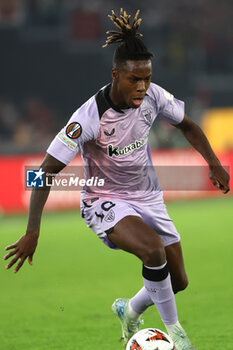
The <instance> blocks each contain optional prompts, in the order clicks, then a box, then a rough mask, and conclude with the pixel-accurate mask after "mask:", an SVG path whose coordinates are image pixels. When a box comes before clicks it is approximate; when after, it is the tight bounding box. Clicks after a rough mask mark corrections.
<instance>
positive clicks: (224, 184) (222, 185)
mask: <svg viewBox="0 0 233 350" xmlns="http://www.w3.org/2000/svg"><path fill="white" fill-rule="evenodd" d="M209 177H210V180H211V181H212V183H213V184H214V186H215V187H216V188H219V189H220V190H221V191H222V192H223V193H227V192H229V191H230V187H229V180H230V176H229V174H228V173H227V172H226V170H225V169H224V168H223V167H222V166H221V165H217V166H216V165H214V166H211V165H210V167H209Z"/></svg>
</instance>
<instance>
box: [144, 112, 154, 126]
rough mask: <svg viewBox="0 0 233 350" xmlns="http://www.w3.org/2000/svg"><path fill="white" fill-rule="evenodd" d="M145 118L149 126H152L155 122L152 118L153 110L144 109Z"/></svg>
mask: <svg viewBox="0 0 233 350" xmlns="http://www.w3.org/2000/svg"><path fill="white" fill-rule="evenodd" d="M142 114H143V117H144V119H145V121H146V122H147V124H149V125H151V124H152V122H153V118H152V109H144V110H143V111H142Z"/></svg>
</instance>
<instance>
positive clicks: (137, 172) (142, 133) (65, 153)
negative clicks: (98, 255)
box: [47, 83, 184, 201]
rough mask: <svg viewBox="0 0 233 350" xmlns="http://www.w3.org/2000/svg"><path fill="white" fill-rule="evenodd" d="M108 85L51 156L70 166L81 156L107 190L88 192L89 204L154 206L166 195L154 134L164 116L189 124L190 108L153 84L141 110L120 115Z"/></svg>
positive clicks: (82, 110)
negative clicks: (107, 200) (105, 200)
mask: <svg viewBox="0 0 233 350" xmlns="http://www.w3.org/2000/svg"><path fill="white" fill-rule="evenodd" d="M110 87H111V85H110V84H109V85H106V86H105V87H103V88H102V89H101V90H99V91H98V92H97V94H96V95H94V96H92V97H91V98H90V99H89V100H88V101H87V102H86V103H84V104H83V105H82V106H81V107H80V108H78V109H77V110H76V111H75V113H74V114H73V115H72V116H71V118H70V120H69V121H68V123H67V125H66V126H65V127H64V128H63V129H62V130H61V131H60V132H59V133H58V135H57V136H56V137H55V139H54V140H53V141H52V143H51V144H50V146H49V148H48V150H47V152H48V153H49V154H50V155H52V156H53V157H55V158H56V159H58V160H59V161H61V162H63V163H64V164H68V163H69V162H70V161H71V160H72V159H73V158H74V157H75V155H76V154H77V153H78V152H81V156H82V159H83V165H84V169H85V177H86V179H90V178H91V177H95V178H98V179H102V180H103V181H104V186H95V187H91V186H89V187H88V186H85V188H84V198H85V199H86V200H88V199H91V198H93V197H109V196H111V197H115V198H118V199H124V200H143V201H149V200H150V199H152V198H154V197H155V196H156V194H158V193H159V192H161V190H160V187H159V183H158V179H157V176H156V174H155V171H154V168H153V164H152V160H151V156H150V150H149V145H148V134H149V131H150V128H151V126H152V124H153V122H154V121H155V119H156V118H157V117H158V116H159V117H160V118H161V119H163V120H165V121H167V122H168V123H170V124H173V125H175V124H179V123H180V122H181V121H182V120H183V118H184V102H183V101H180V100H178V99H176V98H175V97H174V96H173V95H171V94H170V93H169V92H167V91H166V90H164V89H163V88H162V87H160V86H158V85H156V84H154V83H151V84H150V86H149V89H148V90H147V94H146V96H145V97H144V100H143V102H142V104H141V105H140V107H139V108H129V109H125V110H120V109H119V108H117V107H116V106H114V105H113V103H112V102H111V100H110V98H109V90H110Z"/></svg>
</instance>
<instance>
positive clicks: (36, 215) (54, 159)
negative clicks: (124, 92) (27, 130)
mask: <svg viewBox="0 0 233 350" xmlns="http://www.w3.org/2000/svg"><path fill="white" fill-rule="evenodd" d="M99 124H100V120H99V113H98V108H97V104H96V101H95V97H94V96H93V97H91V98H90V99H89V100H88V101H87V102H86V103H85V104H83V105H82V106H81V107H80V108H79V109H77V111H76V112H75V113H74V114H73V115H72V117H71V118H70V120H69V121H68V123H67V124H66V126H65V127H64V128H63V129H62V130H61V131H60V132H59V133H58V135H57V136H56V137H55V138H54V140H53V141H52V143H51V144H50V146H49V148H48V150H47V154H46V156H45V159H44V161H43V163H42V164H41V168H42V170H43V171H44V172H45V174H46V173H49V174H57V173H59V171H61V170H62V169H63V168H64V167H65V166H66V165H68V164H69V163H70V162H71V160H72V159H73V158H74V157H75V156H76V154H77V153H78V152H79V151H80V150H81V149H82V146H83V145H84V144H85V143H86V142H88V141H90V140H94V139H96V137H97V135H98V131H99ZM45 182H46V181H45ZM50 188H51V187H50V186H47V187H46V186H45V187H43V188H35V189H33V191H32V194H31V200H30V207H29V217H28V225H27V230H26V233H25V235H23V236H22V237H21V238H20V239H19V240H18V241H17V242H16V243H14V244H12V245H10V246H8V247H6V250H7V251H8V250H10V252H9V253H8V254H7V255H6V256H5V257H4V259H5V260H7V259H9V258H10V257H13V259H12V260H11V261H10V262H9V264H8V265H7V266H6V268H7V269H9V268H11V267H12V266H13V265H14V264H16V263H18V264H17V266H16V268H15V269H14V272H15V273H16V272H17V271H18V270H19V269H20V268H21V266H22V265H23V263H24V261H25V260H26V259H27V258H28V262H29V264H30V265H32V258H33V254H34V252H35V249H36V246H37V241H38V237H39V232H40V222H41V216H42V212H43V208H44V205H45V203H46V200H47V198H48V196H49V192H50Z"/></svg>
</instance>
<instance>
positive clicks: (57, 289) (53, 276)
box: [0, 196, 233, 350]
mask: <svg viewBox="0 0 233 350" xmlns="http://www.w3.org/2000/svg"><path fill="white" fill-rule="evenodd" d="M168 212H169V214H170V216H171V217H172V218H173V220H174V222H175V224H176V226H177V228H178V230H179V232H180V233H181V236H182V245H183V250H184V258H185V264H186V270H187V273H188V276H189V282H190V284H189V287H188V288H187V289H186V290H185V291H183V292H181V293H179V294H178V295H177V296H176V301H177V306H178V312H179V319H180V322H181V324H183V326H184V328H185V329H186V330H187V332H188V334H189V336H190V338H191V340H192V341H193V343H194V344H195V346H196V347H197V349H198V350H214V349H221V350H222V349H224V350H232V349H233V339H232V312H233V297H232V296H233V284H232V266H233V264H232V262H233V258H232V255H233V254H232V243H233V229H232V224H233V198H232V197H229V196H223V197H222V198H220V199H211V200H202V201H193V202H174V203H169V204H168ZM25 226H26V216H24V215H23V216H11V217H2V218H0V232H1V234H0V255H1V257H3V256H4V255H5V252H4V247H5V246H6V245H8V244H11V243H13V242H15V241H16V240H17V239H18V237H19V236H21V235H22V234H23V233H24V229H25ZM5 264H6V263H5V262H4V261H3V260H1V264H0V349H2V350H27V349H30V350H55V349H56V350H93V349H95V350H117V349H123V348H122V345H121V343H120V341H119V339H120V335H121V329H120V324H119V323H118V320H117V319H116V317H115V315H114V314H113V313H112V311H111V310H110V305H111V304H112V302H113V301H114V299H115V298H117V297H130V296H132V295H134V293H135V292H137V290H138V289H139V288H140V287H141V286H142V280H141V263H140V261H139V260H137V258H135V257H134V256H132V255H130V254H127V253H124V252H122V251H112V250H110V249H109V248H107V247H105V246H104V245H103V244H102V243H101V242H100V241H99V239H98V238H97V237H96V236H95V235H94V234H93V233H92V231H91V230H89V229H88V228H86V226H85V223H84V222H83V221H82V219H81V218H80V214H79V213H78V212H67V213H46V214H44V217H43V220H42V227H41V236H40V240H39V244H38V247H37V251H36V253H35V255H34V264H33V267H31V266H29V265H28V263H27V262H26V263H25V264H24V266H23V268H22V269H21V271H20V272H19V273H18V274H16V275H15V274H13V270H9V271H7V270H5V268H4V266H5ZM144 320H145V324H144V328H147V327H157V328H160V329H164V327H163V324H162V322H161V320H160V318H159V315H158V313H157V310H156V309H155V307H151V308H149V309H148V310H147V311H146V312H145V314H144Z"/></svg>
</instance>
